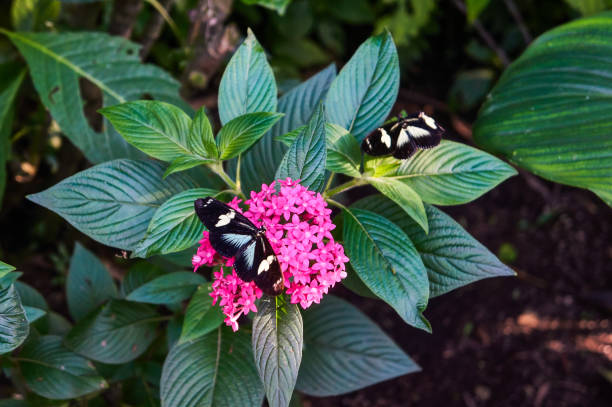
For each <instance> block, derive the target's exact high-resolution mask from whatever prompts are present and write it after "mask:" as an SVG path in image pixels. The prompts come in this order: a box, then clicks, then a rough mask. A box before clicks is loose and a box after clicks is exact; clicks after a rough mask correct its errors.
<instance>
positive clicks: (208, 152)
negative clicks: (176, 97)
mask: <svg viewBox="0 0 612 407" xmlns="http://www.w3.org/2000/svg"><path fill="white" fill-rule="evenodd" d="M187 144H188V145H189V147H190V150H191V151H192V152H194V153H196V154H198V155H200V156H202V157H209V158H215V159H216V158H217V157H219V151H218V150H217V144H216V143H215V136H214V134H213V130H212V127H211V125H210V121H209V120H208V116H206V109H205V108H204V107H202V108H200V109H199V110H198V111H197V112H196V114H195V116H194V117H193V121H192V122H191V127H190V128H189V138H188V139H187Z"/></svg>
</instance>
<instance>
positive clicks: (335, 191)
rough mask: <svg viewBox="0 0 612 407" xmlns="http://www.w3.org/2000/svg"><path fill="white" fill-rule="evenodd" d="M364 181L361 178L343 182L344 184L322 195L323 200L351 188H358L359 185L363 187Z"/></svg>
mask: <svg viewBox="0 0 612 407" xmlns="http://www.w3.org/2000/svg"><path fill="white" fill-rule="evenodd" d="M365 184H366V181H365V180H364V179H362V178H353V179H352V180H350V181H348V182H345V183H344V184H341V185H338V186H337V187H336V188H332V189H330V190H328V191H325V192H324V193H323V197H324V198H329V197H332V196H334V195H337V194H339V193H342V192H344V191H348V190H349V189H351V188H355V187H358V186H360V185H365Z"/></svg>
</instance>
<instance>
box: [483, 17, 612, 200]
mask: <svg viewBox="0 0 612 407" xmlns="http://www.w3.org/2000/svg"><path fill="white" fill-rule="evenodd" d="M611 34H612V13H610V12H606V13H602V14H598V15H596V16H593V17H589V18H583V19H580V20H577V21H573V22H571V23H568V24H564V25H562V26H560V27H557V28H555V29H553V30H551V31H548V32H547V33H545V34H543V35H541V36H540V37H539V38H538V39H536V40H535V41H534V42H533V43H532V44H531V45H530V46H529V48H528V49H527V50H526V51H525V52H524V53H523V55H521V57H520V58H518V59H517V60H516V61H515V62H514V63H513V64H512V65H510V67H508V69H507V70H506V71H505V72H504V74H503V75H502V77H501V78H500V80H499V82H498V83H497V85H496V86H495V88H494V89H493V90H492V92H491V94H490V95H489V97H488V98H487V101H486V103H485V104H484V105H483V107H482V108H481V110H480V114H479V117H478V120H477V121H476V123H475V125H474V140H475V141H476V142H477V143H478V144H480V145H481V146H483V148H485V149H486V150H488V151H491V152H493V153H495V154H501V155H503V156H505V157H506V158H507V159H509V160H510V161H512V162H513V163H514V164H516V165H518V166H521V167H523V168H525V169H527V170H529V171H531V172H533V173H535V174H537V175H539V176H541V177H543V178H546V179H548V180H551V181H554V182H559V183H562V184H567V185H573V186H577V187H581V188H588V189H590V190H593V191H595V192H596V193H597V191H610V190H612V137H610V133H611V132H612V116H611V115H610V114H609V112H610V111H612V98H611V97H610V93H611V91H612V83H611V82H610V81H608V80H607V78H608V77H609V76H610V75H612V66H611V65H610V64H609V63H608V61H607V60H606V59H605V58H604V56H606V55H609V54H610V52H612V43H611V42H610V41H609V38H610V35H611Z"/></svg>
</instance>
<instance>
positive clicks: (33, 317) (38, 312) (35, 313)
mask: <svg viewBox="0 0 612 407" xmlns="http://www.w3.org/2000/svg"><path fill="white" fill-rule="evenodd" d="M23 310H24V311H25V313H26V319H27V320H28V323H30V324H31V323H33V322H36V321H38V320H39V319H40V318H42V317H44V316H45V315H46V314H47V311H45V310H44V309H40V308H36V307H28V306H27V305H24V306H23Z"/></svg>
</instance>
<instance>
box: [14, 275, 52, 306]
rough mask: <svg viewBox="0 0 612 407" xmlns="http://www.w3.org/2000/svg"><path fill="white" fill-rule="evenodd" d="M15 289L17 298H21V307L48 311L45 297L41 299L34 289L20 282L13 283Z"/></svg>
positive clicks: (40, 295)
mask: <svg viewBox="0 0 612 407" xmlns="http://www.w3.org/2000/svg"><path fill="white" fill-rule="evenodd" d="M15 289H17V292H18V293H19V298H21V303H22V304H23V305H27V306H29V307H36V308H40V309H44V310H46V311H48V310H49V305H48V304H47V301H45V297H43V296H42V294H41V293H39V292H38V291H37V290H36V289H35V288H34V287H32V286H30V285H28V284H26V283H24V282H22V281H17V282H16V283H15Z"/></svg>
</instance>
